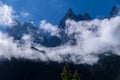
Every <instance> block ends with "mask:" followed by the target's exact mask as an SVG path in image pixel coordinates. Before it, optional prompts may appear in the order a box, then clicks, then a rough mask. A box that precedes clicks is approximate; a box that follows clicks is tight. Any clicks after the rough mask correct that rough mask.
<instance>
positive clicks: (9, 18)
mask: <svg viewBox="0 0 120 80" xmlns="http://www.w3.org/2000/svg"><path fill="white" fill-rule="evenodd" d="M13 14H14V10H13V8H12V7H11V6H8V5H6V4H3V3H2V2H0V25H5V26H11V25H13V24H15V22H14V18H15V16H14V15H13Z"/></svg>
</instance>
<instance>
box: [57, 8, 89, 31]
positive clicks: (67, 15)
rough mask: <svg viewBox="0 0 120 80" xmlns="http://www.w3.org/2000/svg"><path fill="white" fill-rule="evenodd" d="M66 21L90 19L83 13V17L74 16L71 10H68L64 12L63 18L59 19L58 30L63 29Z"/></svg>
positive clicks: (80, 15) (79, 15)
mask: <svg viewBox="0 0 120 80" xmlns="http://www.w3.org/2000/svg"><path fill="white" fill-rule="evenodd" d="M67 19H72V20H75V21H80V20H90V19H91V17H90V15H89V14H88V13H85V14H84V15H82V14H78V15H76V14H74V12H73V10H72V9H71V8H69V9H68V11H67V12H66V14H65V16H64V17H63V18H62V19H61V21H60V23H59V28H63V29H64V28H65V21H66V20H67Z"/></svg>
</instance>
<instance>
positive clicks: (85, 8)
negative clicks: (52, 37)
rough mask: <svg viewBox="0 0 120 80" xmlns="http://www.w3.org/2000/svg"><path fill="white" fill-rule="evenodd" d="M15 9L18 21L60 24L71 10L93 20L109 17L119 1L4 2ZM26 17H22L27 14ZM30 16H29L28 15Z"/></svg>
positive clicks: (23, 0)
mask: <svg viewBox="0 0 120 80" xmlns="http://www.w3.org/2000/svg"><path fill="white" fill-rule="evenodd" d="M2 2H3V3H5V4H7V5H10V6H12V7H13V9H14V11H15V13H16V15H18V16H19V17H18V19H19V20H20V21H21V22H22V21H34V22H35V23H37V24H38V23H39V22H40V21H41V20H47V21H48V22H50V23H52V24H58V23H59V21H60V19H61V18H62V17H63V16H64V15H65V13H66V11H67V10H68V9H69V8H72V9H73V11H74V13H75V14H78V13H81V14H84V13H86V12H87V13H89V14H90V15H91V16H92V17H93V18H95V17H103V16H107V15H109V12H110V11H111V8H112V6H113V5H119V1H118V0H2ZM25 13H26V16H22V14H25ZM28 14H29V15H28Z"/></svg>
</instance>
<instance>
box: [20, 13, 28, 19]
mask: <svg viewBox="0 0 120 80" xmlns="http://www.w3.org/2000/svg"><path fill="white" fill-rule="evenodd" d="M20 15H21V16H22V17H23V18H25V17H28V16H29V15H30V13H29V12H21V13H20Z"/></svg>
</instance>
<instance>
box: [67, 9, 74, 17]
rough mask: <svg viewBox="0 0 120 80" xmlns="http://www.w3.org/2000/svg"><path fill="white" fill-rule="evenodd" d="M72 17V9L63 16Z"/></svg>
mask: <svg viewBox="0 0 120 80" xmlns="http://www.w3.org/2000/svg"><path fill="white" fill-rule="evenodd" d="M72 15H74V12H73V10H72V8H69V9H68V11H67V12H66V15H65V16H67V17H70V16H72Z"/></svg>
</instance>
